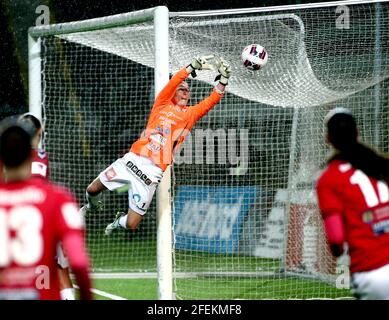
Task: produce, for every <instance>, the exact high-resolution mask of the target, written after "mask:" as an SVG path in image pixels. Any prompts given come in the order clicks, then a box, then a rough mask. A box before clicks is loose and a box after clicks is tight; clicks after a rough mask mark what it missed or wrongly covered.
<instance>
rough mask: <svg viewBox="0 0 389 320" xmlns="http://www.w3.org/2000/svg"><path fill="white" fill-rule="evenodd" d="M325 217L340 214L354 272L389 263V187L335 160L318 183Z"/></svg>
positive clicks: (322, 211) (351, 269)
mask: <svg viewBox="0 0 389 320" xmlns="http://www.w3.org/2000/svg"><path fill="white" fill-rule="evenodd" d="M316 188H317V195H318V200H319V207H320V210H321V213H322V216H323V218H324V219H325V218H326V217H328V216H330V215H333V214H339V215H340V216H341V218H342V221H343V226H344V233H345V238H346V241H347V243H348V247H349V255H350V260H351V263H350V271H351V272H362V271H370V270H374V269H377V268H379V267H382V266H384V265H386V264H388V263H389V189H388V185H387V184H386V183H385V182H383V181H377V180H375V179H373V178H371V177H368V176H367V175H366V174H365V173H363V172H362V171H360V170H356V169H355V168H353V167H352V166H351V165H350V164H349V163H347V162H343V161H339V160H334V161H332V162H331V163H330V164H329V166H328V167H327V169H326V170H325V171H324V172H323V174H322V175H321V177H320V179H319V180H318V183H317V186H316Z"/></svg>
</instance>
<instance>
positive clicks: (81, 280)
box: [62, 233, 92, 300]
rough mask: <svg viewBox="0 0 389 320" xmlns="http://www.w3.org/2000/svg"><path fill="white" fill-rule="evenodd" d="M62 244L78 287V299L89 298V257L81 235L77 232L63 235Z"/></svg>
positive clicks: (90, 296) (90, 297)
mask: <svg viewBox="0 0 389 320" xmlns="http://www.w3.org/2000/svg"><path fill="white" fill-rule="evenodd" d="M62 245H63V247H64V250H65V251H66V254H67V256H68V258H69V263H70V267H71V270H72V272H73V274H74V276H75V278H76V282H77V284H78V287H79V288H80V299H81V300H91V299H92V295H91V291H90V289H91V281H90V278H89V259H88V256H87V254H86V250H85V247H84V241H83V237H82V236H81V235H80V234H77V233H70V234H67V235H65V236H64V238H63V240H62Z"/></svg>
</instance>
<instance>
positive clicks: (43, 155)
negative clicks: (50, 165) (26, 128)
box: [37, 149, 46, 159]
mask: <svg viewBox="0 0 389 320" xmlns="http://www.w3.org/2000/svg"><path fill="white" fill-rule="evenodd" d="M37 154H38V157H39V158H41V159H44V158H46V151H45V150H43V149H38V152H37Z"/></svg>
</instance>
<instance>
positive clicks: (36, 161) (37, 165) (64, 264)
mask: <svg viewBox="0 0 389 320" xmlns="http://www.w3.org/2000/svg"><path fill="white" fill-rule="evenodd" d="M19 120H20V121H27V122H29V123H30V124H31V125H32V127H33V128H34V135H33V138H32V140H31V145H32V150H33V157H32V162H31V176H32V177H36V178H42V179H46V180H47V179H49V157H48V155H47V152H46V151H45V150H44V149H42V148H39V143H40V142H41V140H42V136H43V127H42V123H41V121H40V120H39V119H38V118H37V117H36V116H34V115H33V114H32V113H24V114H22V115H21V116H20V118H19ZM56 259H57V264H58V276H59V285H60V292H61V299H62V300H75V299H76V295H75V292H74V288H73V283H72V280H71V279H70V273H69V261H68V259H67V257H66V255H65V254H64V252H63V249H62V246H61V244H60V243H58V248H57V258H56Z"/></svg>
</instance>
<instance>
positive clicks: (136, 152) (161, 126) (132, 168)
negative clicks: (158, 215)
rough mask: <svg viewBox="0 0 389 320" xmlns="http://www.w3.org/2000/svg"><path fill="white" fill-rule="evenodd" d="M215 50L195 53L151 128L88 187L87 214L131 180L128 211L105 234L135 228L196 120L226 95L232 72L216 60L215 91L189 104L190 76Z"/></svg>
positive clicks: (162, 99)
mask: <svg viewBox="0 0 389 320" xmlns="http://www.w3.org/2000/svg"><path fill="white" fill-rule="evenodd" d="M212 58H214V57H213V56H212V55H210V56H204V57H200V58H195V59H194V60H193V61H192V63H191V64H190V65H188V66H187V67H184V68H183V69H181V70H180V71H179V72H177V73H176V74H175V75H174V76H173V77H172V78H171V79H170V81H169V83H168V84H167V85H166V86H165V87H164V88H163V89H162V91H161V92H160V93H159V95H158V96H157V98H156V100H155V102H154V105H153V107H152V109H151V113H150V116H149V119H148V123H147V126H146V130H145V131H144V132H143V133H142V135H141V137H140V138H139V139H138V140H137V141H135V142H134V143H133V145H132V146H131V148H130V150H129V152H128V153H126V154H125V155H124V156H123V157H122V158H120V159H118V160H116V161H115V162H114V163H112V164H111V165H110V166H109V167H108V168H107V169H105V170H104V171H102V172H101V173H100V174H99V176H98V177H97V178H96V179H95V180H94V181H93V182H92V183H91V184H90V185H89V186H88V187H87V189H86V200H87V204H86V205H84V206H83V207H82V208H81V213H82V214H83V215H84V216H85V215H87V214H89V213H90V212H93V211H100V210H101V207H102V203H101V201H100V200H99V197H100V194H101V192H102V191H104V190H106V189H108V190H110V191H113V190H117V189H119V188H122V187H124V186H125V185H129V186H130V188H129V191H128V201H129V209H128V213H127V214H121V213H118V214H117V215H116V217H115V220H114V221H113V222H112V223H110V224H109V225H108V226H107V227H106V229H105V234H106V235H110V234H111V233H112V231H113V230H115V229H118V228H125V229H131V230H135V229H136V228H137V226H138V225H139V223H140V222H141V220H142V218H143V216H144V214H145V213H146V211H147V209H148V207H149V205H150V203H151V200H152V198H153V196H154V192H155V190H156V188H157V186H158V184H159V183H160V181H161V179H162V176H163V172H164V171H165V170H166V168H167V167H168V165H170V164H171V163H172V161H173V155H174V154H175V153H176V152H177V150H178V148H179V146H180V145H181V143H182V142H183V141H184V139H185V137H186V135H187V134H188V133H189V130H190V129H191V128H192V127H193V125H194V124H195V123H196V122H197V121H198V120H199V119H201V118H202V117H203V116H204V115H205V114H206V113H207V112H208V111H209V110H211V109H212V108H213V107H214V106H215V105H216V104H217V103H218V102H219V101H220V99H221V97H222V96H223V94H224V89H225V86H226V85H227V84H228V80H229V78H230V74H231V68H230V66H229V64H228V63H227V62H226V61H224V60H223V59H215V60H216V61H217V69H218V72H219V75H218V76H217V77H216V79H215V80H218V81H217V84H216V85H215V87H214V88H213V90H212V93H211V94H210V95H209V96H208V97H207V98H205V99H204V100H203V101H201V102H200V103H198V104H196V105H194V106H188V105H187V104H188V100H189V98H190V89H189V85H188V83H186V82H185V79H186V78H188V77H189V75H190V74H192V76H193V77H195V76H196V71H198V70H202V69H207V68H208V67H209V65H208V62H209V59H212Z"/></svg>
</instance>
